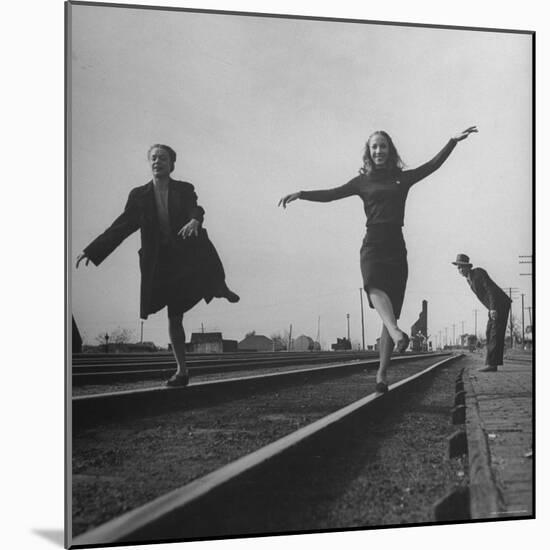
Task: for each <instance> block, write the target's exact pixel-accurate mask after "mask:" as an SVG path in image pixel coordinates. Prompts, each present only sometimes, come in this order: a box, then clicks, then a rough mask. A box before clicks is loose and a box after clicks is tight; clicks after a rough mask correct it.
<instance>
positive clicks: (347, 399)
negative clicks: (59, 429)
mask: <svg viewBox="0 0 550 550" xmlns="http://www.w3.org/2000/svg"><path fill="white" fill-rule="evenodd" d="M441 355H443V354H441ZM456 358H457V356H450V357H449V356H448V354H446V356H445V357H441V356H439V357H435V356H430V357H426V356H424V357H421V358H415V359H414V360H413V359H411V360H409V361H405V362H403V361H400V362H399V363H398V364H396V366H395V367H394V366H392V368H391V369H390V372H391V376H392V377H393V379H390V382H392V381H393V383H391V384H390V391H389V392H388V393H387V394H384V395H380V394H375V393H373V392H374V383H375V380H374V372H372V373H370V374H369V373H368V372H367V374H365V372H364V370H365V367H364V366H363V370H360V371H359V372H357V370H353V369H350V370H348V371H347V374H346V375H345V376H342V375H341V374H340V376H339V377H337V378H335V377H334V376H333V377H330V378H326V377H325V378H323V377H321V379H320V380H316V381H312V380H306V381H305V383H302V385H300V386H299V387H291V388H283V389H281V388H280V387H276V388H275V389H273V387H272V386H271V387H270V388H269V391H265V393H261V394H258V393H256V392H255V393H254V394H253V395H252V396H250V395H249V396H245V397H241V398H240V399H237V400H236V401H235V402H232V403H231V405H232V408H231V407H228V404H227V403H224V404H219V403H216V404H214V405H212V404H209V403H208V402H207V403H206V404H204V403H203V404H202V405H199V408H194V409H193V408H192V409H191V410H183V411H181V410H179V411H176V412H173V411H172V412H169V413H164V414H162V415H160V416H157V417H151V416H148V417H143V418H141V420H136V417H134V418H133V419H132V420H131V421H130V422H126V423H124V422H121V423H115V425H114V426H113V427H112V428H111V430H112V431H109V428H108V427H106V426H105V425H103V426H101V427H100V428H89V429H83V430H82V431H81V432H80V433H78V434H76V435H75V436H74V438H73V445H74V447H73V484H74V485H73V487H74V491H75V494H76V496H75V499H74V502H73V507H74V508H73V519H74V526H76V531H78V532H79V533H78V535H79V536H77V537H76V538H75V539H73V545H74V546H75V547H77V546H79V545H90V544H111V543H129V544H131V543H135V542H143V541H148V540H152V539H158V540H163V541H165V540H175V539H177V540H194V539H197V538H201V537H218V536H228V535H235V534H239V535H242V534H251V533H266V532H267V533H268V532H270V531H269V529H270V527H269V526H270V525H274V524H273V523H270V522H269V521H267V520H266V518H267V517H271V515H273V514H275V515H278V514H281V513H284V515H285V517H286V516H291V515H292V506H293V504H295V501H296V502H297V501H300V499H296V498H295V497H296V487H295V486H294V485H295V484H296V483H306V484H307V483H309V484H313V485H315V484H319V483H321V484H322V483H323V482H324V481H323V480H325V479H326V476H327V475H330V472H327V471H323V465H329V464H336V463H338V462H339V461H340V466H341V459H338V458H335V457H334V456H333V455H334V454H335V453H336V454H338V453H342V452H344V455H345V456H346V460H347V459H348V458H349V455H350V454H352V453H353V452H354V448H355V446H356V444H358V442H359V440H360V437H359V436H360V435H361V437H364V436H365V432H364V427H363V426H364V423H365V422H366V421H367V420H368V419H369V418H372V417H373V416H376V415H379V414H380V413H381V411H388V410H389V409H391V408H393V407H394V406H396V404H398V403H401V402H402V401H403V400H404V398H405V396H406V395H407V394H409V393H410V392H412V391H413V389H414V388H416V387H417V386H418V385H419V384H421V382H422V381H424V380H426V379H428V378H429V377H430V376H431V375H432V374H434V373H435V372H437V371H438V370H439V369H442V368H443V367H444V366H446V365H447V364H449V362H450V361H453V360H455V359H456ZM271 380H272V381H273V379H271ZM302 382H304V381H302ZM246 384H248V382H246V383H245V385H246ZM197 386H200V384H197ZM203 386H207V385H203ZM268 386H269V385H268ZM192 388H193V386H190V387H188V388H185V389H181V390H180V389H175V390H174V389H168V390H166V391H164V394H165V395H168V394H172V395H176V394H177V395H179V396H183V395H184V392H188V391H189V390H192ZM202 392H203V397H205V396H207V395H208V392H206V393H204V392H205V389H204V387H203V390H202ZM230 393H232V392H230ZM306 396H307V398H308V403H307V406H306V407H305V408H302V407H301V405H302V403H304V402H305V397H306ZM396 398H397V399H396ZM226 409H230V410H226ZM261 413H263V416H262V414H261ZM278 421H280V422H278ZM160 432H162V433H160ZM153 433H154V434H156V436H158V437H157V438H156V439H155V438H154V437H152V436H151V434H153ZM212 433H214V434H215V437H214V439H213V440H212V439H211V440H210V443H209V444H208V443H207V444H204V441H201V437H202V436H204V440H206V439H207V438H206V435H208V436H210V435H212ZM220 433H221V434H224V437H225V440H224V441H222V440H221V439H219V438H218V435H219V434H220ZM116 434H118V439H116ZM205 434H206V435H205ZM228 434H229V435H228ZM126 436H127V437H129V439H128V442H132V443H133V444H132V445H131V448H128V447H129V446H130V445H129V444H127V443H126V440H125V437H126ZM149 436H151V439H149ZM227 438H229V440H228V439H227ZM113 439H114V441H113ZM98 440H101V441H102V442H103V443H107V444H108V445H107V446H108V447H109V448H107V449H105V448H103V449H102V450H101V452H99V451H97V449H98V444H97V441H98ZM228 441H229V443H228ZM205 445H206V446H205ZM99 447H101V445H99ZM151 448H152V449H153V454H152V455H151V457H150V458H148V455H147V452H146V450H147V449H149V450H151ZM116 449H119V450H120V449H121V450H122V451H124V452H126V454H125V455H124V456H119V457H118V458H117V456H116V452H115V451H116ZM343 450H344V451H343ZM140 453H143V455H142V456H141V459H140V460H141V462H140V464H141V467H136V464H135V463H134V462H133V461H134V460H137V458H136V457H137V456H139V455H140ZM123 454H124V453H123ZM102 462H103V464H102ZM125 462H127V464H126V465H124V463H125ZM138 462H139V460H138ZM124 467H126V468H127V470H126V471H127V475H128V477H124V475H123V474H122V470H124ZM148 468H156V469H157V471H156V473H152V472H151V471H149V470H148ZM320 468H321V469H320ZM167 472H168V476H166V475H165V474H167ZM319 476H321V477H319ZM166 477H168V480H167V479H166ZM117 480H118V481H117ZM118 482H120V484H121V485H120V488H123V489H124V490H119V489H118V488H117V487H118V485H117V483H118ZM109 484H110V485H109ZM136 491H137V492H138V493H139V496H138V498H136V499H133V500H132V501H131V502H125V499H127V498H131V496H130V495H132V494H133V493H134V492H136ZM300 491H302V489H300ZM109 493H110V496H109ZM90 494H93V495H94V496H93V498H92V502H93V503H94V504H95V505H96V506H97V507H98V510H100V513H99V514H98V515H96V517H94V518H88V519H84V518H83V516H84V515H85V510H84V509H85V507H86V502H87V500H86V496H87V495H88V496H89V495H90ZM300 494H301V492H300ZM97 495H101V496H102V497H104V498H105V501H104V502H102V503H101V504H98V502H97V498H100V497H98V496H97ZM293 495H294V496H293ZM270 503H271V504H270ZM275 503H276V504H275ZM270 506H277V509H276V511H275V510H270V509H269V507H270ZM266 507H267V508H266ZM129 509H130V511H128V510H129ZM92 515H93V514H92ZM266 521H267V523H266ZM93 525H95V526H96V527H93V528H92V526H93ZM277 525H279V524H277ZM282 525H284V521H283V524H282ZM326 527H329V528H330V527H331V526H330V525H329V526H326ZM306 528H307V527H306ZM277 529H280V527H277ZM282 530H285V529H284V526H283V527H282ZM302 530H303V529H302ZM84 531H85V532H84ZM272 532H276V531H272Z"/></svg>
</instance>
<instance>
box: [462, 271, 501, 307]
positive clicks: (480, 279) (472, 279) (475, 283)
mask: <svg viewBox="0 0 550 550" xmlns="http://www.w3.org/2000/svg"><path fill="white" fill-rule="evenodd" d="M467 280H468V284H469V285H470V287H471V289H472V290H473V291H474V294H475V295H476V296H477V297H478V298H479V301H480V302H481V303H482V304H483V305H484V306H485V307H486V308H487V309H496V310H498V309H500V308H502V307H507V306H509V305H510V302H511V300H510V298H509V296H508V295H507V294H506V293H505V292H504V291H503V290H502V289H501V288H500V287H499V286H498V285H497V284H496V283H495V282H494V281H493V280H492V279H491V277H489V274H488V273H487V271H485V270H484V269H483V268H481V267H475V268H474V269H472V270H471V271H470V273H469V275H468V277H467Z"/></svg>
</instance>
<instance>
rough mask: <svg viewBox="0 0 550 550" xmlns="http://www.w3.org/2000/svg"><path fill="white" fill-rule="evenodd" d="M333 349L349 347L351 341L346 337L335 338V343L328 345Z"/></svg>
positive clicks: (338, 349)
mask: <svg viewBox="0 0 550 550" xmlns="http://www.w3.org/2000/svg"><path fill="white" fill-rule="evenodd" d="M330 347H331V348H332V349H333V350H334V351H342V350H348V349H351V342H350V341H349V340H348V339H347V338H336V344H332V345H331V346H330Z"/></svg>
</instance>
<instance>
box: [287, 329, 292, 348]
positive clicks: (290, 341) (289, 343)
mask: <svg viewBox="0 0 550 550" xmlns="http://www.w3.org/2000/svg"><path fill="white" fill-rule="evenodd" d="M291 345H292V323H290V330H289V331H288V351H290V346H291Z"/></svg>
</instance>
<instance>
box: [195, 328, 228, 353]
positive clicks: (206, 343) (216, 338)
mask: <svg viewBox="0 0 550 550" xmlns="http://www.w3.org/2000/svg"><path fill="white" fill-rule="evenodd" d="M186 348H187V351H189V352H193V353H223V351H224V349H223V348H224V345H223V339H222V333H221V332H193V334H191V341H190V342H189V343H188V344H187V345H186Z"/></svg>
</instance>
